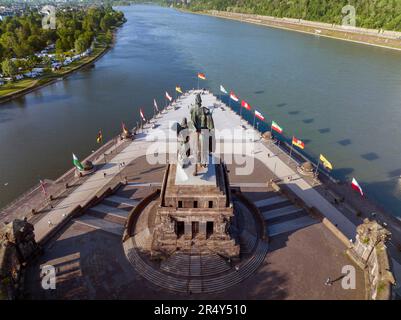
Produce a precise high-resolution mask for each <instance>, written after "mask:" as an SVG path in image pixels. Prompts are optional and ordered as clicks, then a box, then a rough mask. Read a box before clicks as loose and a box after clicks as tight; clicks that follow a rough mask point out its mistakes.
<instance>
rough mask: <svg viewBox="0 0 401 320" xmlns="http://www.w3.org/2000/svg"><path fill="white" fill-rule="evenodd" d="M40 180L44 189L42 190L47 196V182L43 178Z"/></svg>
mask: <svg viewBox="0 0 401 320" xmlns="http://www.w3.org/2000/svg"><path fill="white" fill-rule="evenodd" d="M39 181H40V187H41V189H42V192H43V194H44V195H45V196H47V191H46V183H45V182H44V181H43V180H39Z"/></svg>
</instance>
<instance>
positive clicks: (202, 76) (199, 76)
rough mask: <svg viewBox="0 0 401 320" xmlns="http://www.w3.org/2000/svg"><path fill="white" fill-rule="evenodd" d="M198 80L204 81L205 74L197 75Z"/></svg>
mask: <svg viewBox="0 0 401 320" xmlns="http://www.w3.org/2000/svg"><path fill="white" fill-rule="evenodd" d="M198 78H199V79H202V80H206V76H205V74H204V73H200V72H199V73H198Z"/></svg>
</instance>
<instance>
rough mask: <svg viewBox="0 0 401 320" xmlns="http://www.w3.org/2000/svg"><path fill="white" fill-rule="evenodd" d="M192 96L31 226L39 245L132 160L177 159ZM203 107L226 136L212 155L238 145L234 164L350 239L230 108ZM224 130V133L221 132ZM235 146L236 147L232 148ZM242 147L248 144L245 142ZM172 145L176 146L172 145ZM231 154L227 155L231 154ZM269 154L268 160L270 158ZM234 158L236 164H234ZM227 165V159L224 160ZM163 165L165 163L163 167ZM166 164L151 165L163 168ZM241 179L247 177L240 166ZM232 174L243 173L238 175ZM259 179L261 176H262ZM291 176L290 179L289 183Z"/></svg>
mask: <svg viewBox="0 0 401 320" xmlns="http://www.w3.org/2000/svg"><path fill="white" fill-rule="evenodd" d="M194 100H195V95H194V94H187V95H183V96H182V97H181V98H179V99H178V101H177V102H176V107H177V109H174V108H173V107H172V106H170V107H169V108H168V109H167V110H165V111H163V113H162V114H160V115H158V116H157V117H156V118H155V119H152V120H151V123H148V124H147V125H146V126H145V129H144V130H143V132H140V133H139V134H137V135H136V137H135V140H133V141H132V142H130V143H129V144H128V146H127V147H126V148H125V149H124V150H123V151H122V152H120V153H119V154H117V155H116V156H115V157H114V158H113V159H112V160H111V161H110V162H109V163H106V164H105V165H103V166H101V167H100V168H98V169H97V171H96V172H95V173H94V174H93V175H92V176H91V177H90V178H89V179H87V180H86V181H85V182H83V184H82V185H81V186H79V187H78V188H77V189H76V190H74V191H73V192H72V193H71V194H70V195H69V196H68V197H67V198H66V199H64V200H63V201H62V202H60V203H59V204H58V205H57V206H56V207H55V208H53V209H52V210H51V211H50V212H49V213H48V214H47V215H46V216H44V217H43V218H42V219H41V220H40V221H38V222H37V223H36V224H35V235H36V238H37V241H41V240H42V239H43V238H44V237H45V235H46V234H47V233H48V232H49V231H50V230H51V229H52V228H54V227H55V226H56V225H57V224H59V223H61V222H62V221H63V220H64V219H66V218H67V217H68V216H69V215H70V214H72V212H73V210H74V209H75V208H76V207H77V206H78V205H80V206H84V205H85V204H86V203H87V202H88V201H89V200H90V199H91V198H92V197H94V196H95V195H96V194H97V193H99V192H100V191H101V190H102V189H104V188H105V187H107V186H108V185H109V184H110V183H111V182H112V181H116V179H115V178H116V177H117V178H119V179H121V181H123V180H124V164H125V165H128V164H129V163H131V162H132V161H134V160H135V159H137V158H139V157H142V156H144V155H146V154H150V156H149V160H150V161H154V160H155V158H157V157H158V156H160V160H161V161H163V156H162V155H163V154H170V155H171V156H173V155H174V154H175V150H174V148H166V143H165V142H166V140H167V139H168V137H170V139H171V138H172V139H173V140H174V139H175V136H176V134H175V131H174V129H173V128H172V124H173V123H174V122H181V120H182V118H183V117H187V118H189V109H190V105H191V104H193V103H194ZM202 100H203V105H204V106H207V107H209V108H210V109H211V110H212V111H213V118H214V121H215V127H216V140H217V141H219V139H222V138H223V137H224V143H217V146H216V151H217V152H218V151H219V150H221V149H222V148H224V150H229V149H226V148H227V147H228V146H229V145H230V143H231V144H232V146H234V145H240V146H242V147H243V148H234V150H231V153H232V154H234V155H237V158H238V159H241V156H243V159H245V158H246V157H255V158H257V159H258V160H260V161H261V162H262V163H264V164H265V165H266V167H267V168H268V169H269V170H270V171H272V172H274V173H275V175H276V176H277V177H278V178H280V179H281V180H282V181H283V183H286V184H287V185H288V187H289V188H290V189H291V190H292V191H293V192H294V193H295V194H297V195H298V196H299V197H300V198H302V199H303V200H304V202H305V203H306V204H307V205H308V206H313V207H316V208H317V209H318V210H319V211H320V212H322V213H323V214H324V215H325V216H326V217H327V218H328V219H329V220H330V221H331V222H332V223H333V224H335V225H336V226H337V227H338V228H339V229H340V230H341V231H342V232H343V233H344V235H345V236H346V237H348V238H349V239H354V237H355V229H356V226H355V225H354V224H353V223H352V222H351V221H350V220H349V219H348V218H347V217H345V216H344V215H343V214H342V213H341V212H340V211H339V210H338V209H337V208H336V207H334V206H333V205H332V204H331V203H330V202H329V201H328V200H326V199H325V198H324V197H323V196H322V195H321V194H319V193H318V192H317V191H316V190H314V188H313V187H312V186H311V185H310V184H309V183H308V182H306V181H305V180H304V179H303V178H302V177H300V176H299V175H298V173H297V172H295V171H294V170H293V169H291V168H290V167H289V166H288V165H287V163H286V162H285V161H283V160H281V159H279V157H277V156H276V155H275V154H274V150H276V148H272V146H270V145H269V143H268V142H265V141H263V140H261V139H260V133H259V132H257V131H256V130H254V129H253V128H252V126H251V125H249V124H247V123H246V122H245V121H243V120H241V118H240V117H239V116H238V115H237V114H236V113H235V112H234V111H232V110H231V109H230V108H229V107H228V106H225V105H222V104H221V102H220V101H218V100H217V98H216V97H215V96H213V95H211V94H209V93H205V94H204V95H202ZM223 129H224V131H223ZM232 142H235V143H232ZM238 142H243V143H242V144H238ZM244 142H246V143H244ZM173 146H174V145H173ZM229 153H230V152H229ZM269 155H270V156H269ZM238 159H236V160H238ZM225 161H226V162H227V159H226V158H225ZM164 163H165V162H164ZM164 163H154V164H155V165H156V164H164ZM243 170H244V171H243V172H242V173H243V174H247V173H246V170H247V169H246V165H245V164H244V169H243ZM236 174H241V172H237V173H236ZM261 174H263V173H261ZM288 177H291V179H288ZM393 265H394V269H395V270H394V271H395V275H396V278H401V266H400V264H399V263H398V262H397V261H395V260H394V259H393Z"/></svg>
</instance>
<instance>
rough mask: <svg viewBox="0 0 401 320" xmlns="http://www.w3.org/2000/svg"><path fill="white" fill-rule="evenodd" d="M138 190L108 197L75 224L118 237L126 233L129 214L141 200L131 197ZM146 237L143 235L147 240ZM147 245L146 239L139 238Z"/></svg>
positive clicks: (139, 240)
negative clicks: (125, 228)
mask: <svg viewBox="0 0 401 320" xmlns="http://www.w3.org/2000/svg"><path fill="white" fill-rule="evenodd" d="M135 191H136V189H132V190H131V191H130V192H128V193H127V192H124V193H122V194H119V192H120V190H119V191H117V193H116V194H113V195H111V196H108V197H107V198H105V199H104V200H103V201H102V202H101V203H99V204H97V205H96V206H93V207H91V208H90V209H88V210H87V211H86V212H85V214H84V215H82V216H81V217H79V218H77V219H75V220H74V222H76V223H79V224H83V225H85V226H88V227H91V228H94V229H97V230H102V231H104V232H108V233H111V234H114V235H117V236H122V235H123V233H124V227H125V223H126V221H127V218H128V214H129V212H130V211H131V210H132V209H133V208H134V207H135V206H136V205H137V204H138V203H139V199H132V198H131V196H132V194H133V193H135ZM144 233H145V235H141V236H142V237H143V238H146V231H145V232H144ZM141 241H142V242H144V243H146V239H143V240H142V239H141V238H138V242H141Z"/></svg>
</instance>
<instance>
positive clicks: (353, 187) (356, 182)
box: [351, 178, 363, 197]
mask: <svg viewBox="0 0 401 320" xmlns="http://www.w3.org/2000/svg"><path fill="white" fill-rule="evenodd" d="M351 187H352V189H354V190H356V191H358V192H359V194H360V195H361V196H362V197H363V191H362V188H361V186H360V185H359V183H358V181H356V180H355V178H352V182H351Z"/></svg>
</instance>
